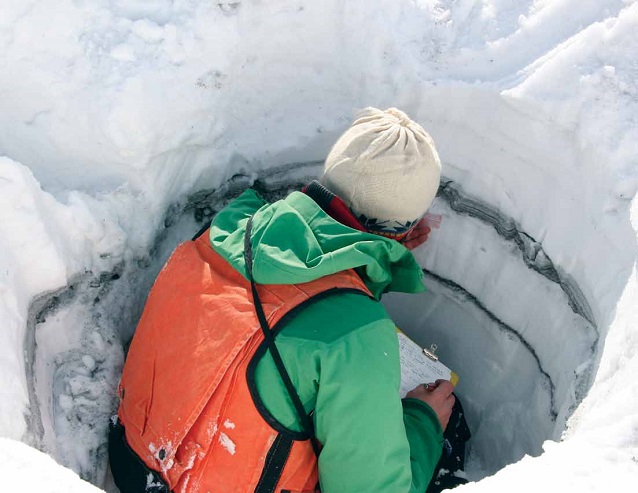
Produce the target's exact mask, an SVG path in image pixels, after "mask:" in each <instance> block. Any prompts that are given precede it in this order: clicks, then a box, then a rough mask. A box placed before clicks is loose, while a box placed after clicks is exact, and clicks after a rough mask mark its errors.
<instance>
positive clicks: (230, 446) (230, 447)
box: [219, 432, 235, 455]
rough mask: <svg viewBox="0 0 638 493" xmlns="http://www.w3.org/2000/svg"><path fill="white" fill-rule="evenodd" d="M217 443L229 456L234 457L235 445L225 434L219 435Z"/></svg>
mask: <svg viewBox="0 0 638 493" xmlns="http://www.w3.org/2000/svg"><path fill="white" fill-rule="evenodd" d="M219 443H221V444H222V447H224V448H225V449H226V450H227V451H228V453H229V454H230V455H235V443H234V442H233V441H232V440H231V439H230V438H229V437H228V435H226V433H224V432H222V433H220V434H219Z"/></svg>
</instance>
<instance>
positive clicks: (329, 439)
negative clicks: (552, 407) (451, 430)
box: [210, 190, 443, 493]
mask: <svg viewBox="0 0 638 493" xmlns="http://www.w3.org/2000/svg"><path fill="white" fill-rule="evenodd" d="M252 215H254V219H253V227H252V235H251V243H252V247H253V262H254V265H253V276H254V278H255V281H256V282H257V283H261V284H294V283H301V282H308V281H311V280H314V279H318V278H319V277H322V276H326V275H330V274H333V273H335V272H339V271H342V270H346V269H350V268H354V269H356V270H357V272H358V273H359V275H360V276H361V278H362V279H363V281H364V282H365V283H366V285H367V286H368V288H369V289H370V291H371V292H372V293H373V295H374V296H375V298H376V300H372V299H370V298H368V297H365V296H361V295H357V294H352V293H340V294H337V295H333V296H330V297H327V298H325V299H322V300H320V301H317V302H315V303H313V304H311V305H309V306H308V307H306V308H304V309H303V310H302V311H301V312H300V313H299V314H297V315H296V316H295V317H294V318H293V319H292V320H291V321H290V322H288V323H287V325H286V326H285V327H284V328H283V329H282V331H281V332H280V333H279V334H278V335H277V337H276V344H277V347H278V348H279V351H280V352H281V356H282V358H283V360H284V363H285V365H286V368H287V370H288V372H289V373H290V377H291V379H292V381H293V383H294V385H295V387H296V389H297V391H298V393H299V396H300V398H301V401H302V402H303V403H304V406H305V409H306V411H307V412H308V413H310V411H311V410H313V409H314V411H315V412H314V414H313V419H314V425H315V432H316V435H317V438H318V440H319V441H320V442H321V444H322V445H323V448H322V451H321V455H320V457H319V477H320V482H321V488H322V492H323V493H361V492H366V493H374V492H385V493H387V492H392V493H395V492H396V493H404V492H405V493H407V492H419V493H423V492H424V491H425V490H426V488H427V486H428V484H429V482H430V479H431V477H432V474H433V471H434V467H435V465H436V463H437V461H438V460H439V457H440V455H441V451H442V445H443V435H442V430H441V426H440V424H439V422H438V419H437V417H436V415H435V414H434V412H433V411H432V409H431V408H430V407H429V406H428V405H427V404H425V403H423V402H421V401H419V400H415V399H403V401H401V400H400V399H399V382H400V379H401V372H400V367H399V349H398V340H397V335H396V331H395V326H394V323H393V322H392V321H391V320H390V318H389V317H388V314H387V313H386V311H385V309H384V308H383V306H382V305H381V303H379V302H378V299H379V298H380V297H381V294H382V293H384V292H388V291H403V292H419V291H423V290H424V287H423V282H422V276H423V274H422V272H421V269H420V268H419V266H418V264H417V263H416V261H415V260H414V257H413V256H412V254H411V253H410V252H409V251H408V250H407V249H405V248H404V247H403V246H402V245H401V244H400V243H398V242H396V241H394V240H390V239H387V238H383V237H381V236H377V235H373V234H369V233H363V232H360V231H356V230H354V229H351V228H349V227H347V226H344V225H342V224H341V223H339V222H337V221H335V220H334V219H332V218H331V217H330V216H328V215H327V214H326V213H325V212H324V211H323V210H322V209H321V208H320V207H319V206H318V205H317V204H316V203H315V202H314V201H313V200H312V199H311V198H310V197H308V196H306V195H305V194H303V193H301V192H293V193H292V194H290V195H289V196H288V197H287V198H286V199H284V200H280V201H277V202H275V203H273V204H269V203H267V202H265V201H264V200H263V199H262V198H261V197H260V196H259V195H257V194H256V193H255V192H254V191H252V190H248V191H246V192H244V193H243V194H242V195H241V196H240V197H239V198H237V199H236V200H234V201H233V202H232V203H231V204H229V205H228V206H227V207H226V208H224V209H223V210H222V211H221V212H220V213H219V214H218V215H217V216H216V217H215V219H214V220H213V223H212V225H211V229H210V241H211V244H212V247H213V249H214V250H215V251H216V252H217V253H219V254H220V255H221V256H222V257H224V258H225V259H226V260H227V261H228V262H230V264H231V265H232V266H233V267H234V268H235V269H236V270H237V271H239V272H240V273H242V274H243V275H244V277H246V271H245V264H244V259H243V250H244V249H243V243H244V232H245V227H246V222H247V220H248V218H249V217H250V216H252ZM255 380H256V385H257V389H258V392H259V395H260V397H261V398H262V400H263V403H264V405H265V406H266V408H267V409H268V411H269V412H270V413H271V414H272V415H273V416H274V417H275V418H276V419H277V420H278V421H279V422H280V423H281V424H282V425H284V426H285V427H287V428H289V429H293V430H296V431H299V430H301V426H300V424H299V423H298V419H297V416H296V413H295V409H294V407H293V405H292V403H291V402H290V399H289V397H288V395H287V392H286V390H285V387H284V385H283V383H282V382H281V379H280V377H279V374H278V373H277V370H276V368H275V365H274V363H273V361H272V358H271V356H270V354H269V353H268V352H266V354H265V355H264V356H263V357H262V359H261V361H260V362H259V364H258V366H257V370H256V373H255Z"/></svg>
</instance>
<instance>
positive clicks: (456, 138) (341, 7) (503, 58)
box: [0, 0, 638, 493]
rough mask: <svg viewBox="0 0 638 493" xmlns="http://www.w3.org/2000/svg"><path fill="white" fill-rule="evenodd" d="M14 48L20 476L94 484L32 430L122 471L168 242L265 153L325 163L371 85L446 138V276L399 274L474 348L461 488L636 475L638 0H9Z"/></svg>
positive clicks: (4, 102) (601, 485)
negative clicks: (128, 400)
mask: <svg viewBox="0 0 638 493" xmlns="http://www.w3.org/2000/svg"><path fill="white" fill-rule="evenodd" d="M0 54H1V55H0V320H2V330H0V371H1V372H2V379H1V380H0V382H1V383H0V436H2V437H4V438H2V439H0V455H2V460H0V472H2V475H3V477H4V478H5V480H4V481H3V484H8V485H11V488H10V489H11V490H14V491H73V492H76V491H77V492H80V491H82V492H87V493H88V492H90V491H96V488H95V487H93V486H91V485H90V484H88V483H86V482H83V481H81V480H80V479H79V478H78V477H77V476H75V475H74V474H73V473H71V472H70V471H69V470H67V469H65V468H63V467H62V466H60V465H57V464H56V463H54V462H53V460H51V459H50V458H48V457H46V456H45V455H44V454H42V453H40V452H38V451H37V450H35V449H34V448H37V449H40V450H42V451H44V452H46V454H48V455H49V456H50V457H51V458H53V459H55V461H57V463H58V464H61V465H63V466H67V467H69V468H71V469H73V470H74V471H76V472H77V473H79V474H80V475H81V476H82V477H83V478H84V479H86V480H88V481H90V482H92V483H93V484H94V485H96V486H98V487H99V488H105V489H106V490H107V491H115V489H114V486H113V485H112V483H111V481H110V479H109V477H108V471H107V467H106V449H105V436H106V429H107V426H108V420H109V418H110V417H111V416H112V415H113V413H114V411H115V408H116V406H117V401H116V396H115V386H116V384H117V379H118V378H119V372H120V370H121V366H122V363H123V360H124V345H125V344H126V342H127V340H128V339H129V338H130V336H131V334H132V333H133V331H134V328H135V323H136V320H137V317H139V314H140V311H141V308H142V306H143V302H144V299H145V296H146V294H147V292H148V289H149V288H150V285H151V284H152V281H153V279H154V277H155V275H156V273H157V272H158V270H159V269H160V268H161V266H162V264H163V262H164V261H165V259H166V257H167V256H168V254H169V253H170V251H171V250H172V248H174V247H175V245H176V244H177V243H179V242H180V241H183V240H184V239H187V238H190V237H191V236H192V235H193V233H194V232H195V231H196V230H197V229H199V228H200V227H201V226H202V225H204V224H205V222H206V221H208V220H210V218H211V217H212V216H213V215H214V213H215V212H216V211H217V210H219V208H220V207H221V206H223V204H224V203H226V202H227V201H228V200H230V198H232V197H233V196H235V195H236V194H237V193H238V192H239V191H240V190H241V189H243V188H245V187H246V186H249V185H251V184H252V183H253V182H254V181H255V180H258V183H257V186H258V187H261V190H262V191H263V192H264V193H265V194H266V195H267V196H269V197H271V198H276V197H278V196H281V195H283V194H285V192H286V191H288V190H290V189H292V188H294V187H297V186H299V184H301V183H303V182H304V181H306V180H308V179H311V178H313V177H315V176H317V175H318V173H319V172H320V165H321V161H322V159H324V158H325V156H326V155H327V153H328V150H329V148H330V145H331V143H332V142H333V141H334V140H335V138H336V137H337V136H338V135H339V133H340V132H342V131H343V130H344V129H345V128H346V127H347V125H348V124H349V123H350V121H351V120H352V117H353V115H354V112H355V111H356V110H357V109H358V108H361V107H365V106H369V105H371V106H377V107H382V108H385V107H390V106H396V107H399V108H401V109H403V110H405V111H406V112H408V113H409V114H410V116H412V117H413V118H414V119H415V120H417V121H419V122H420V123H421V124H422V125H423V126H424V127H425V128H426V129H427V130H428V131H429V132H430V133H431V134H432V136H433V137H434V139H435V142H436V144H437V148H438V150H439V154H440V155H441V158H442V161H443V166H444V170H443V173H444V175H445V176H444V179H443V181H442V186H441V189H440V193H439V195H438V197H437V199H436V200H435V203H434V204H433V207H432V210H433V212H434V213H436V214H441V215H442V221H441V226H440V228H439V229H437V230H435V231H434V232H433V233H432V235H431V237H430V239H429V240H428V242H427V243H426V244H425V245H423V246H422V247H420V248H419V249H418V250H417V251H416V252H415V253H416V257H417V259H418V260H419V262H420V263H421V265H422V267H423V269H424V272H425V273H426V280H427V284H428V287H429V288H430V289H429V290H428V292H427V293H425V294H423V295H420V296H414V297H402V296H388V297H387V298H386V299H385V300H384V301H385V303H386V305H387V307H388V310H389V311H390V313H391V314H393V315H394V316H395V318H396V320H397V323H398V324H399V325H400V326H401V327H402V329H404V330H405V331H406V332H408V333H409V334H410V335H411V336H412V337H413V338H415V339H416V340H418V341H419V342H420V343H422V344H423V345H427V346H429V345H430V344H432V343H436V344H437V345H438V347H439V352H440V356H441V357H442V358H443V359H444V361H445V362H446V363H447V364H449V366H450V367H452V368H453V369H454V370H455V371H456V373H458V374H459V377H460V383H459V387H458V393H459V395H460V396H461V397H462V398H463V401H464V403H465V407H466V411H467V414H468V420H469V421H470V426H471V428H472V430H473V433H474V437H473V440H472V446H471V449H470V455H469V463H468V476H469V477H470V479H472V480H474V481H475V482H472V483H470V484H469V485H467V486H464V487H463V488H465V489H466V490H467V491H484V490H485V491H497V492H499V491H503V492H505V491H539V489H544V490H547V491H596V492H602V491H607V490H618V491H632V490H633V488H635V483H636V481H637V480H638V379H636V375H637V374H638V277H637V272H636V259H637V256H638V240H637V231H638V200H637V199H636V191H637V189H638V64H637V62H636V60H637V59H638V5H637V2H635V1H632V0H551V1H550V0H516V1H515V0H482V1H480V2H479V1H475V0H374V1H370V0H366V1H364V0H353V1H349V2H341V1H337V0H315V1H310V0H273V1H268V2H260V1H256V0H253V1H249V0H235V1H232V2H224V1H213V2H195V1H192V0H155V1H152V2H150V1H141V0H126V1H124V0H93V1H92V2H87V1H79V0H58V1H55V2H54V1H52V0H38V1H36V0H5V1H4V2H3V5H2V9H1V13H0ZM220 426H221V424H220ZM224 429H225V433H222V432H219V431H217V428H216V430H215V433H218V434H219V436H218V440H219V441H220V442H221V443H222V444H223V445H224V446H225V447H226V448H227V450H228V451H229V452H230V453H233V452H234V443H233V442H232V440H231V435H232V431H233V430H232V426H231V424H227V425H225V426H224ZM21 442H24V443H21ZM25 443H26V444H29V445H30V446H32V447H34V448H30V447H28V446H27V445H26V444H25ZM487 476H489V477H487ZM7 481H8V482H7Z"/></svg>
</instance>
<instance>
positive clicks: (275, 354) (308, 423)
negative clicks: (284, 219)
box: [244, 216, 320, 457]
mask: <svg viewBox="0 0 638 493" xmlns="http://www.w3.org/2000/svg"><path fill="white" fill-rule="evenodd" d="M252 226H253V217H252V216H251V217H250V219H248V223H247V224H246V233H245V234H244V261H245V263H246V274H247V275H248V280H249V281H250V288H251V290H252V295H253V305H254V306H255V312H256V313H257V319H258V320H259V325H260V326H261V330H262V332H263V334H264V340H265V341H266V344H267V346H268V350H269V351H270V354H271V355H272V359H273V361H274V362H275V366H276V367H277V371H278V372H279V375H280V376H281V380H282V381H283V383H284V385H285V386H286V390H287V391H288V395H289V396H290V399H291V400H292V403H293V405H294V406H295V410H296V411H297V415H298V416H299V420H300V422H301V426H302V427H303V429H304V431H305V432H306V434H307V435H308V436H309V437H310V443H311V444H312V449H313V450H314V452H315V455H316V456H317V457H319V452H320V449H319V442H318V441H317V437H316V436H315V432H314V426H313V424H312V420H311V419H310V416H308V415H307V414H306V410H305V409H304V407H303V404H302V403H301V399H300V398H299V394H298V393H297V389H295V386H294V385H293V383H292V380H291V379H290V375H289V374H288V371H287V370H286V366H285V365H284V362H283V360H282V358H281V354H280V353H279V350H278V349H277V346H276V345H275V338H274V336H273V333H272V331H271V330H270V326H269V325H268V320H266V315H265V314H264V309H263V307H262V304H261V300H260V299H259V293H258V292H257V285H256V284H255V280H254V279H253V252H252V243H251V242H250V235H251V231H252Z"/></svg>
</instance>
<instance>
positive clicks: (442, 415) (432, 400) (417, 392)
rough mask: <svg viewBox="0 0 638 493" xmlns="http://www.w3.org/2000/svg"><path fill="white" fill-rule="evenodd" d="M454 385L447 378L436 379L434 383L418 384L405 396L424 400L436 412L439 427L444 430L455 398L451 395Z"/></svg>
mask: <svg viewBox="0 0 638 493" xmlns="http://www.w3.org/2000/svg"><path fill="white" fill-rule="evenodd" d="M453 391H454V385H452V382H449V381H448V380H437V381H436V382H435V383H430V384H424V385H419V386H418V387H417V388H415V389H414V390H411V391H410V392H408V393H407V395H406V397H409V398H411V399H419V400H420V401H423V402H425V403H426V404H427V405H428V406H430V407H431V408H432V410H433V411H434V412H435V413H436V416H437V417H438V418H439V423H441V428H443V430H444V431H445V428H447V424H448V421H450V415H451V414H452V407H454V402H455V401H456V398H455V397H454V396H453V395H452V392H453Z"/></svg>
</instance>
